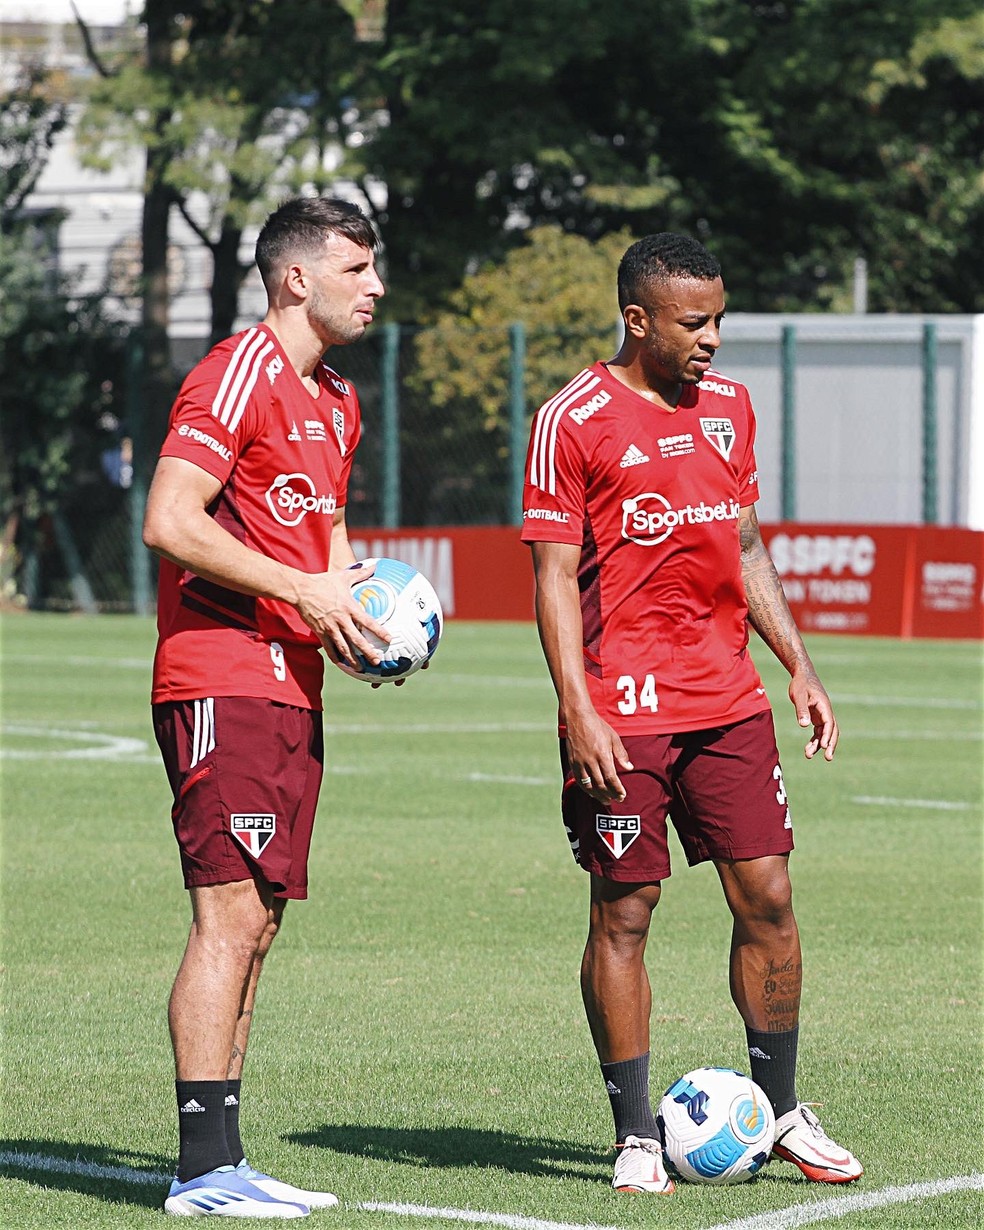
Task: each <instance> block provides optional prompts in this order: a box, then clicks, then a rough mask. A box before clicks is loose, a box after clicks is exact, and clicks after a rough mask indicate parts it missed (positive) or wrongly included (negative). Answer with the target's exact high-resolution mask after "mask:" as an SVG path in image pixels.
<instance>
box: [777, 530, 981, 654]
mask: <svg viewBox="0 0 984 1230" xmlns="http://www.w3.org/2000/svg"><path fill="white" fill-rule="evenodd" d="M762 537H763V538H764V540H765V543H766V546H767V547H768V548H769V552H770V554H771V555H772V558H773V560H774V561H775V565H776V568H777V569H778V571H779V575H780V576H781V577H782V584H783V589H784V590H785V591H786V598H787V600H788V601H789V605H790V608H791V610H792V612H793V615H794V616H795V618H796V622H797V623H798V624H799V626H800V628H801V629H802V630H803V631H804V632H810V631H815V632H853V633H860V634H865V633H867V634H869V635H873V636H901V637H905V638H909V637H944V638H968V637H970V638H979V637H984V592H982V587H984V534H982V533H979V532H976V531H974V530H964V529H939V528H937V527H935V526H921V525H873V526H869V525H840V526H838V525H802V524H799V523H796V524H786V525H773V526H763V527H762Z"/></svg>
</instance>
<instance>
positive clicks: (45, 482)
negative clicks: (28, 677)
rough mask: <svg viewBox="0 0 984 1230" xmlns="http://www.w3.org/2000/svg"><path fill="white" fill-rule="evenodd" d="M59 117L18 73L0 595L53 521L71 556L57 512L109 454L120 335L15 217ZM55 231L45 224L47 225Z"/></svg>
mask: <svg viewBox="0 0 984 1230" xmlns="http://www.w3.org/2000/svg"><path fill="white" fill-rule="evenodd" d="M64 122H65V109H64V105H63V104H62V103H60V102H57V101H55V100H53V98H52V96H51V94H50V92H49V88H48V79H47V76H46V74H45V73H44V72H42V71H41V70H39V69H36V68H29V69H28V70H27V73H26V75H25V77H24V79H23V80H22V81H21V82H20V83H18V84H17V85H16V86H15V88H14V89H13V90H12V91H11V92H10V93H9V94H8V95H7V97H6V98H5V99H4V100H3V101H2V102H0V154H2V156H0V206H2V214H0V390H2V393H3V419H2V423H3V426H2V430H0V524H2V525H3V533H2V540H0V542H2V547H0V574H2V582H3V591H4V594H5V596H7V594H8V591H9V589H10V586H11V584H12V574H13V571H14V568H15V566H16V559H17V556H16V554H15V552H14V543H15V542H16V543H17V544H18V546H19V548H20V552H21V554H22V555H26V556H27V557H28V558H30V557H31V556H32V555H33V554H34V553H35V552H36V546H37V538H38V532H39V527H40V525H41V523H42V521H43V520H44V519H45V518H48V519H50V520H52V521H53V523H54V525H55V530H56V534H57V536H58V538H59V540H60V543H61V547H62V550H63V552H67V553H69V554H71V552H72V550H73V545H72V538H71V534H70V532H69V530H68V526H67V522H66V521H65V519H64V509H65V507H66V505H67V504H68V502H69V501H70V499H71V498H72V493H73V492H74V491H75V490H77V489H78V487H79V485H80V483H82V482H84V481H85V480H86V478H91V477H92V476H94V475H98V473H99V468H100V466H99V463H100V457H99V454H100V452H101V451H102V450H103V449H105V448H106V447H108V445H109V444H111V443H112V436H111V432H110V430H109V425H110V424H111V423H112V422H113V421H114V420H113V418H112V415H111V410H112V408H113V404H114V390H115V389H116V388H118V384H119V377H120V363H121V356H122V349H123V331H122V328H121V326H120V325H119V324H117V323H115V322H114V321H112V320H111V319H110V318H109V317H108V316H107V315H106V313H105V312H104V310H103V306H102V302H101V299H100V298H99V296H77V295H75V294H74V293H73V287H72V284H71V282H70V281H68V280H67V279H66V278H65V277H64V276H63V275H60V274H59V273H58V270H57V266H56V264H55V261H54V259H53V256H54V239H53V235H52V233H51V230H50V226H49V222H50V221H51V220H50V219H45V218H38V217H37V216H36V215H33V214H32V213H30V212H29V211H27V210H25V209H24V201H25V200H26V198H27V195H28V193H29V191H30V187H31V186H32V185H33V183H34V182H36V180H37V178H38V177H39V176H40V174H41V171H42V170H43V169H44V165H45V162H46V160H47V155H48V152H49V151H50V149H51V143H52V139H53V137H54V135H55V133H56V132H58V131H59V130H60V128H61V127H62V126H63V125H64ZM54 221H55V222H57V219H55V220H54Z"/></svg>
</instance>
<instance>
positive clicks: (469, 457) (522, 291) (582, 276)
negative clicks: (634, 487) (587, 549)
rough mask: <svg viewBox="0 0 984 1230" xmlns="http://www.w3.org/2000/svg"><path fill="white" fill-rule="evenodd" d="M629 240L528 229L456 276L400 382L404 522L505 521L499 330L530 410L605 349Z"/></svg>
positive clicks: (505, 419) (507, 368)
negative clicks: (513, 340)
mask: <svg viewBox="0 0 984 1230" xmlns="http://www.w3.org/2000/svg"><path fill="white" fill-rule="evenodd" d="M631 242H632V236H631V235H629V234H628V232H624V231H623V232H616V233H613V234H610V235H605V236H602V237H601V238H600V239H598V240H596V241H591V240H588V239H586V238H584V237H583V236H580V235H572V234H566V233H565V232H564V231H562V230H561V229H560V228H559V227H556V226H543V227H534V228H532V229H531V230H529V231H526V232H524V234H523V240H522V243H521V245H520V246H519V247H516V248H514V249H512V250H511V251H510V252H509V253H508V254H507V255H506V256H505V258H504V260H503V261H502V262H501V263H500V264H492V263H490V264H488V265H486V266H485V267H484V268H482V269H480V270H478V271H477V272H475V273H473V274H471V275H470V276H468V277H467V278H465V280H464V282H463V283H462V285H461V286H460V287H459V289H458V290H456V291H454V292H453V293H452V294H451V296H450V299H449V302H448V304H447V306H446V307H445V308H444V309H443V310H442V311H439V312H437V313H435V314H434V316H433V318H432V321H431V323H430V324H428V325H427V326H426V327H425V328H423V329H421V330H420V331H419V332H418V333H417V335H416V340H415V343H414V345H413V351H412V357H411V361H410V363H409V365H408V368H407V371H406V375H405V389H406V392H407V395H408V396H407V398H406V399H405V404H404V412H403V438H402V449H403V455H404V458H405V464H406V466H407V469H408V471H409V472H411V473H413V475H414V477H415V481H414V483H413V484H412V486H411V485H409V484H408V486H407V492H406V499H405V507H404V509H403V516H404V521H405V523H406V524H411V525H413V524H428V525H430V524H440V523H441V522H442V521H444V522H448V523H452V524H453V523H462V524H467V523H468V522H492V523H496V522H499V523H501V522H503V521H507V520H508V519H509V517H510V515H511V512H510V510H509V509H507V508H506V507H505V501H506V493H507V492H508V490H509V482H510V478H509V474H510V466H509V452H510V443H511V441H510V430H509V427H510V412H509V406H510V390H511V383H512V371H511V356H510V340H509V339H510V326H511V325H512V324H514V323H518V324H521V325H523V326H524V337H525V366H524V389H523V398H524V403H525V405H526V406H527V408H528V409H530V410H532V409H533V408H534V407H536V406H538V405H539V404H540V403H541V402H542V401H544V400H545V399H546V397H548V396H549V395H550V394H552V393H554V392H556V390H557V389H558V388H560V387H561V386H562V385H564V384H566V383H567V381H568V380H570V379H571V377H572V376H574V375H576V374H577V372H578V371H579V370H580V369H581V368H582V367H584V366H585V365H586V364H588V363H591V362H593V361H594V360H595V359H597V358H600V357H603V356H604V357H607V356H608V355H609V354H611V353H613V352H614V350H615V349H616V335H617V328H618V305H617V301H616V293H615V270H616V267H617V265H618V261H619V259H620V258H621V256H622V253H623V252H624V251H625V249H626V248H627V247H628V246H629V244H630V243H631ZM522 447H524V445H520V448H522Z"/></svg>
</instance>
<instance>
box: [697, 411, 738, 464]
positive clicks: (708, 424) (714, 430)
mask: <svg viewBox="0 0 984 1230" xmlns="http://www.w3.org/2000/svg"><path fill="white" fill-rule="evenodd" d="M700 429H701V431H702V432H703V433H704V439H705V440H708V441H710V443H711V444H713V445H714V447H715V448H716V449H717V451H718V452H719V453H720V454H721V456H722V457H723V458H724V459H725V461H727V460H728V459H729V458H730V456H731V449H732V447H733V446H734V442H735V426H734V423H732V421H731V419H701V420H700Z"/></svg>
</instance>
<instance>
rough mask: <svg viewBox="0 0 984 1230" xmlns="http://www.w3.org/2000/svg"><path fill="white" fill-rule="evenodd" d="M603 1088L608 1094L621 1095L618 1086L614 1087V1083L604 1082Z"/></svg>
mask: <svg viewBox="0 0 984 1230" xmlns="http://www.w3.org/2000/svg"><path fill="white" fill-rule="evenodd" d="M605 1088H606V1089H607V1090H608V1092H609V1093H621V1092H622V1091H621V1089H619V1087H618V1085H616V1084H615V1082H614V1081H605Z"/></svg>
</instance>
